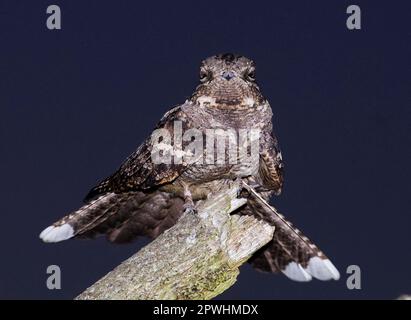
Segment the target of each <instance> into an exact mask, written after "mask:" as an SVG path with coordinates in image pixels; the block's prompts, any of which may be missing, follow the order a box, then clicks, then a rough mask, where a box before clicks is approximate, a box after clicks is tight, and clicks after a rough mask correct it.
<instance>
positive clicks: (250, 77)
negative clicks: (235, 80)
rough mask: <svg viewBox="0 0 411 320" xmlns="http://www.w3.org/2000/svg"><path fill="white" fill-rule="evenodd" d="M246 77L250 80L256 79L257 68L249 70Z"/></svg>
mask: <svg viewBox="0 0 411 320" xmlns="http://www.w3.org/2000/svg"><path fill="white" fill-rule="evenodd" d="M246 78H247V79H248V80H250V81H254V80H255V70H254V69H252V70H248V71H247V73H246Z"/></svg>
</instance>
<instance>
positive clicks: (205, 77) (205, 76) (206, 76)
mask: <svg viewBox="0 0 411 320" xmlns="http://www.w3.org/2000/svg"><path fill="white" fill-rule="evenodd" d="M209 78H210V73H209V72H208V71H207V70H200V81H201V82H205V81H207V80H208V79H209Z"/></svg>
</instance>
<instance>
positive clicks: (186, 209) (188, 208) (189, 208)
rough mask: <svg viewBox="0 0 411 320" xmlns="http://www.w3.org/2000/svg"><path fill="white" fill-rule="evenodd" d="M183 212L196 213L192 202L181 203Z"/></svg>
mask: <svg viewBox="0 0 411 320" xmlns="http://www.w3.org/2000/svg"><path fill="white" fill-rule="evenodd" d="M183 211H184V214H187V213H188V214H197V208H196V207H195V205H194V203H184V205H183Z"/></svg>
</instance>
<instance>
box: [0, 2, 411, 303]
mask: <svg viewBox="0 0 411 320" xmlns="http://www.w3.org/2000/svg"><path fill="white" fill-rule="evenodd" d="M355 3H356V4H359V5H360V6H361V9H362V22H363V29H362V30H361V31H354V32H353V31H349V30H347V28H346V26H345V21H346V17H347V14H346V13H345V10H346V8H347V6H348V5H349V4H352V2H348V1H270V2H269V1H266V2H265V3H263V2H257V1H247V2H242V1H218V2H212V1H191V2H182V1H164V2H160V1H150V3H148V2H145V3H141V2H139V1H79V0H78V1H28V0H27V1H4V0H1V1H0V111H1V117H0V198H1V202H0V203H1V204H0V214H1V232H0V246H1V247H0V249H1V251H0V252H1V253H0V256H1V258H0V259H1V261H0V298H51V299H54V298H59V299H60V298H67V299H70V298H73V297H74V296H76V295H77V294H78V293H80V292H81V291H82V290H83V289H85V288H86V287H87V286H89V285H91V284H92V283H93V282H95V280H97V279H98V278H100V277H101V276H103V275H104V274H106V273H107V272H108V271H109V270H111V269H112V268H113V267H114V266H116V265H118V264H119V263H120V262H121V261H123V260H124V259H126V258H127V257H129V256H130V255H131V254H132V253H134V252H135V251H136V250H137V248H139V247H140V246H141V245H143V244H144V243H146V241H145V240H140V241H138V242H137V243H133V244H130V245H123V246H115V245H111V244H109V243H108V242H106V241H105V239H104V238H100V239H98V240H95V241H79V240H78V241H67V242H64V243H59V244H55V245H46V244H43V243H42V242H40V240H39V239H38V234H39V232H40V231H41V230H42V229H43V228H44V227H46V226H47V225H49V224H50V223H52V222H54V221H55V220H56V219H57V218H59V217H61V216H62V215H64V214H65V213H67V212H69V211H71V210H73V209H76V208H77V207H78V206H80V205H81V199H82V198H83V196H84V195H85V193H86V192H87V191H88V189H89V188H90V187H92V186H93V185H94V184H95V183H96V182H97V181H98V180H100V179H101V178H103V177H105V176H106V175H108V174H110V173H112V172H113V171H114V170H115V169H116V168H117V167H118V165H119V164H120V163H121V162H122V160H123V159H124V158H125V157H126V156H127V155H128V154H129V153H131V152H132V151H133V150H134V149H135V148H136V147H137V146H138V144H139V143H141V142H142V140H143V139H144V138H145V137H146V136H148V134H149V133H150V132H151V130H152V128H153V126H154V125H155V124H156V122H157V121H158V120H159V119H160V117H161V116H162V114H163V113H164V112H165V111H166V110H167V109H169V108H170V107H171V106H173V105H176V104H178V103H181V102H183V101H184V100H185V99H186V98H187V97H188V96H189V95H190V94H191V92H192V90H193V89H194V87H195V85H196V83H197V81H198V80H197V79H198V66H199V63H200V61H201V60H202V59H203V58H205V57H207V56H209V55H213V54H216V53H220V52H226V51H233V52H237V53H241V54H243V55H246V56H249V57H251V58H253V59H254V60H255V61H256V63H257V67H258V69H257V73H258V74H257V78H258V82H259V84H260V87H261V89H262V91H263V93H264V95H265V96H266V97H267V98H268V99H269V101H270V102H271V105H272V107H273V110H274V114H275V118H274V122H275V127H276V131H277V134H278V137H279V139H280V143H281V146H282V149H283V154H284V159H285V162H286V186H285V188H284V192H283V194H282V195H281V197H279V198H276V199H274V201H273V203H274V204H275V205H276V206H277V207H278V208H279V209H280V211H282V212H283V213H285V214H286V216H287V217H288V218H289V219H290V220H291V221H293V222H294V223H295V224H296V225H297V226H298V227H299V228H300V229H301V230H303V231H304V232H305V233H306V234H307V235H308V236H309V237H311V238H312V239H313V240H314V241H315V242H316V243H317V244H318V245H319V246H320V247H321V248H322V249H323V250H324V251H325V252H326V254H328V255H329V256H330V257H331V258H332V261H333V262H334V263H335V265H336V266H337V267H338V268H339V269H340V271H341V274H342V279H341V280H340V281H338V282H320V281H312V282H311V283H305V284H302V283H295V282H292V281H290V280H288V279H287V278H285V277H284V276H278V275H272V274H262V273H257V272H255V271H254V270H252V269H251V268H250V267H249V266H248V265H246V266H244V267H242V269H241V274H240V276H239V279H238V282H237V283H236V284H235V285H234V286H233V287H232V288H231V289H230V290H228V291H227V292H226V293H224V294H223V295H221V296H220V297H222V298H230V299H231V298H263V299H281V298H352V299H357V298H388V299H391V298H395V297H397V296H398V295H400V294H402V293H411V277H410V271H411V257H410V241H411V239H410V238H411V237H410V231H409V230H410V226H411V219H410V210H411V187H410V180H411V169H410V162H411V157H410V155H411V151H410V142H411V110H410V107H411V99H410V89H411V81H410V57H411V44H410V41H411V28H410V16H411V5H410V2H409V1H395V2H392V1H380V2H379V3H377V1H356V2H355ZM50 4H58V5H60V6H61V9H62V30H60V31H49V30H48V29H47V28H46V26H45V21H46V17H47V16H46V8H47V6H48V5H50ZM50 264H57V265H59V266H60V267H61V269H62V286H63V288H62V290H60V291H58V290H55V291H50V290H48V289H47V288H46V285H45V281H46V277H47V275H46V268H47V266H48V265H50ZM351 264H356V265H359V266H360V267H361V270H362V290H351V291H350V290H348V289H347V288H346V284H345V281H346V278H347V275H346V273H345V270H346V268H347V266H348V265H351Z"/></svg>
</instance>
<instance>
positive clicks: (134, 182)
mask: <svg viewBox="0 0 411 320" xmlns="http://www.w3.org/2000/svg"><path fill="white" fill-rule="evenodd" d="M175 121H181V124H182V127H183V130H184V128H185V127H187V126H188V125H189V124H188V120H187V118H186V117H185V114H184V112H183V111H182V110H181V106H178V107H175V108H173V109H171V110H170V111H168V112H167V113H166V114H165V115H164V116H163V118H162V119H161V120H160V122H159V123H158V125H157V127H156V129H165V130H166V131H167V132H168V133H169V134H170V137H173V136H174V133H173V128H174V123H175ZM152 151H153V144H152V136H151V137H149V138H148V139H146V141H144V142H143V144H141V145H140V146H139V148H138V149H137V150H136V151H135V152H134V153H132V154H131V155H130V156H129V157H128V158H127V159H126V160H125V161H124V163H123V164H122V165H121V166H120V168H119V169H118V170H117V171H116V172H115V173H114V174H113V175H111V176H109V177H108V178H106V179H104V180H103V181H101V182H100V183H99V184H98V185H97V186H96V187H94V188H92V189H91V190H90V192H89V193H88V194H87V196H86V197H85V199H84V201H85V202H86V203H87V202H89V201H91V200H93V199H96V198H98V197H99V196H100V195H103V194H105V193H107V192H115V193H121V192H127V191H136V190H147V189H152V188H155V187H158V186H160V185H163V184H165V183H169V182H171V181H173V180H174V179H176V178H177V177H178V176H179V175H180V174H181V173H182V172H183V171H184V170H185V169H186V167H187V164H186V163H185V162H183V161H182V162H181V163H174V162H173V161H172V162H171V163H169V164H168V163H159V164H156V163H154V162H153V159H152Z"/></svg>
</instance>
